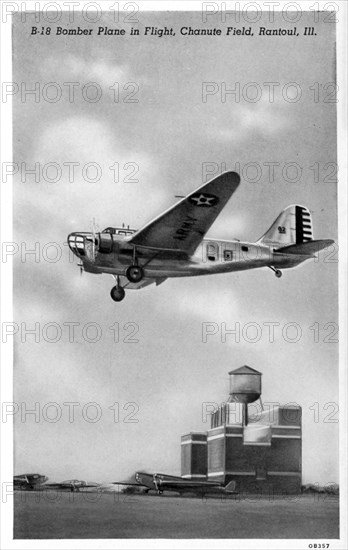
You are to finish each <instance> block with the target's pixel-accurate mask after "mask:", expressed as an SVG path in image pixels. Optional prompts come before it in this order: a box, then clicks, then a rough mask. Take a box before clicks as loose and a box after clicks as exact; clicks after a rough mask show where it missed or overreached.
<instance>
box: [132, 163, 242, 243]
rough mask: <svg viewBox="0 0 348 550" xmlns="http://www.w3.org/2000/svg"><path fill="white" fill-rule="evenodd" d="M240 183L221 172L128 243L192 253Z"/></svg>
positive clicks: (234, 174)
mask: <svg viewBox="0 0 348 550" xmlns="http://www.w3.org/2000/svg"><path fill="white" fill-rule="evenodd" d="M239 182H240V177H239V175H238V174H237V173H236V172H224V173H223V174H221V175H220V176H218V177H217V178H215V179H213V180H211V181H209V182H208V183H205V184H204V185H202V186H201V187H199V188H198V189H196V191H193V192H192V193H190V194H189V195H187V197H185V198H184V199H182V200H181V201H179V202H178V203H177V204H175V205H174V206H172V207H171V208H169V209H168V210H166V211H165V212H164V213H163V214H160V215H159V216H158V217H157V218H155V219H154V220H152V221H151V222H150V223H148V224H147V225H145V226H144V227H143V228H142V229H139V230H138V231H137V232H136V233H134V234H133V235H132V237H131V238H130V239H129V241H128V242H130V243H131V244H134V245H137V246H142V247H145V248H153V249H161V250H170V251H184V252H186V253H187V254H192V253H193V252H194V251H195V249H196V248H197V246H198V245H199V243H200V242H201V240H202V239H203V237H204V235H205V234H206V232H207V231H208V230H209V228H210V227H211V226H212V224H213V223H214V221H215V220H216V218H217V217H218V215H219V214H220V212H221V210H222V209H223V207H224V206H225V205H226V203H227V201H228V200H229V198H230V197H231V196H232V195H233V193H234V191H235V190H236V189H237V187H238V185H239Z"/></svg>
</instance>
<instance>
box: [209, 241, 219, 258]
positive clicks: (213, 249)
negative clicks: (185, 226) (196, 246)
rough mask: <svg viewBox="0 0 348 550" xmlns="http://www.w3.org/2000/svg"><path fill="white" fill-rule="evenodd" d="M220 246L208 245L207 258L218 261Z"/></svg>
mask: <svg viewBox="0 0 348 550" xmlns="http://www.w3.org/2000/svg"><path fill="white" fill-rule="evenodd" d="M218 254H219V248H218V246H216V245H215V244H208V245H207V258H208V260H209V261H210V262H216V260H217V259H218Z"/></svg>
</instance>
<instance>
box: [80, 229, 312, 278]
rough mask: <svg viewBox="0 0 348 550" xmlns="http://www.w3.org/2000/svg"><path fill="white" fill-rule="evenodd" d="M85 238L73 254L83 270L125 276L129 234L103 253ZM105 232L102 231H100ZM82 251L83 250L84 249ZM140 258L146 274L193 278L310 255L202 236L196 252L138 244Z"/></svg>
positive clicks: (295, 260)
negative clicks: (287, 253)
mask: <svg viewBox="0 0 348 550" xmlns="http://www.w3.org/2000/svg"><path fill="white" fill-rule="evenodd" d="M78 235H79V236H80V237H83V238H84V245H83V248H82V247H80V248H77V252H76V251H75V250H73V251H74V253H75V254H76V256H78V257H79V259H80V260H81V261H82V263H83V267H84V270H85V271H87V272H90V273H96V274H100V273H109V274H111V275H124V274H125V271H126V269H127V267H128V266H129V264H130V262H131V261H132V257H133V254H134V245H132V244H130V243H129V242H128V239H127V237H121V236H118V235H110V237H111V238H112V241H111V242H110V244H109V248H108V250H107V251H105V252H102V251H101V250H100V248H99V250H98V252H95V250H96V246H95V244H93V243H92V239H91V235H90V234H88V233H85V234H84V233H79V234H78ZM101 235H102V234H101ZM81 251H82V252H81ZM136 255H137V261H138V262H139V264H140V265H141V266H142V267H143V269H144V271H145V274H146V277H149V278H162V277H163V278H165V277H190V276H191V277H192V276H197V275H209V274H216V273H228V272H231V271H242V270H245V269H250V268H257V267H265V266H270V265H272V266H275V267H282V268H284V267H293V266H294V265H297V263H299V262H301V261H303V260H304V259H307V257H303V256H302V257H297V256H293V257H292V258H291V260H289V257H288V256H287V255H286V254H281V253H279V252H274V249H273V247H271V246H267V245H264V244H260V243H250V242H241V241H227V240H218V239H203V240H202V242H201V243H200V244H199V246H198V247H197V249H196V250H195V252H194V254H192V255H191V256H188V255H187V254H185V253H183V252H180V251H177V253H176V254H175V256H174V255H173V252H172V251H168V254H166V250H163V249H162V250H160V251H158V250H156V249H151V248H145V247H141V246H137V247H136Z"/></svg>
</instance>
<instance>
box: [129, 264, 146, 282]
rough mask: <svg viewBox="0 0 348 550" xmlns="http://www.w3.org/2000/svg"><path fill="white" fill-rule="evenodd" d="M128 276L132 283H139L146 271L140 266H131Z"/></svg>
mask: <svg viewBox="0 0 348 550" xmlns="http://www.w3.org/2000/svg"><path fill="white" fill-rule="evenodd" d="M126 276H127V279H128V281H130V282H131V283H139V282H140V281H141V279H142V278H143V277H144V270H143V268H142V267H140V266H139V265H131V266H129V267H128V269H127V271H126Z"/></svg>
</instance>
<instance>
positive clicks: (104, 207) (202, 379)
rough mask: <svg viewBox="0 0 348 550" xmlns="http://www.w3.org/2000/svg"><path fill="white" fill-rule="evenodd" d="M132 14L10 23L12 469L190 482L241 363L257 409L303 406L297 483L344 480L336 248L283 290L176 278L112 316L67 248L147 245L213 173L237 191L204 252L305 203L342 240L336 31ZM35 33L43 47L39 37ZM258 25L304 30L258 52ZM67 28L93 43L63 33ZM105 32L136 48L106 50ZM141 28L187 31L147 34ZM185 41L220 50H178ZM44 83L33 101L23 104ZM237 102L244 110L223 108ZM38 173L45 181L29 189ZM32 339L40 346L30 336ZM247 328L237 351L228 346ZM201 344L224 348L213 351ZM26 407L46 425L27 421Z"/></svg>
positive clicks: (104, 285)
mask: <svg viewBox="0 0 348 550" xmlns="http://www.w3.org/2000/svg"><path fill="white" fill-rule="evenodd" d="M137 17H138V19H139V21H140V22H139V23H134V24H130V23H126V22H123V21H122V20H121V21H120V22H119V23H118V24H117V23H114V22H113V20H112V17H111V16H110V15H108V14H104V15H103V18H102V19H101V21H100V22H98V23H96V24H92V23H89V22H86V21H85V20H84V19H83V18H82V17H81V16H77V15H76V16H75V20H74V21H73V22H72V23H70V26H68V20H67V17H66V16H65V15H64V16H63V19H62V20H61V21H59V22H57V23H52V24H50V25H48V24H47V21H42V22H41V23H40V24H37V23H34V22H33V17H31V16H28V17H27V20H26V21H25V22H22V21H21V20H20V19H19V18H18V17H15V18H14V27H13V74H14V81H15V82H17V83H18V85H19V87H18V90H19V91H18V93H16V95H15V96H14V99H13V117H14V138H13V139H14V162H15V163H18V166H21V167H22V169H19V171H18V174H17V175H16V184H15V189H14V238H15V240H16V241H17V242H18V244H19V252H18V253H17V254H16V256H15V259H14V312H15V322H16V323H18V327H19V330H18V333H17V334H16V335H15V336H14V350H15V364H14V400H15V402H16V403H18V405H19V412H18V413H17V414H16V417H15V472H16V473H17V474H20V473H24V472H39V473H43V474H45V475H47V476H48V477H49V478H50V479H51V480H56V481H58V480H62V479H71V478H80V479H88V480H95V481H116V480H121V479H126V478H128V477H129V476H130V475H132V474H133V473H134V471H136V470H137V469H142V470H148V471H150V472H155V471H161V472H167V473H172V474H180V436H181V435H183V434H184V433H187V432H190V431H196V430H199V431H201V430H206V429H208V428H209V422H204V421H203V417H202V409H203V408H204V406H205V405H204V404H205V403H207V402H213V403H217V404H218V403H221V402H224V401H225V400H226V399H227V397H228V372H229V371H230V370H232V369H235V368H238V367H239V366H241V365H244V364H247V365H249V366H251V367H253V368H255V369H257V370H259V371H261V372H262V374H263V377H262V380H263V392H262V399H263V402H264V403H269V402H275V403H280V404H286V403H290V402H292V403H293V402H295V403H298V404H299V405H301V406H302V408H303V456H302V458H303V482H304V483H309V482H312V483H320V484H324V483H328V482H338V480H339V479H338V464H339V461H338V423H337V419H338V413H337V410H336V409H337V403H338V344H337V343H336V339H337V334H336V327H337V322H338V314H337V311H338V292H337V286H338V285H337V270H338V265H337V254H336V248H337V247H336V248H335V247H334V248H333V249H330V251H324V252H323V253H322V254H321V256H320V259H319V261H317V262H315V261H308V262H307V263H306V264H303V265H302V266H300V267H298V268H295V269H292V270H285V271H284V274H283V277H282V278H281V279H276V278H275V277H274V274H273V273H272V272H271V271H270V270H268V269H266V268H263V269H259V270H253V271H246V272H241V273H230V274H224V275H216V276H207V277H197V278H187V279H184V278H183V279H171V280H167V281H166V282H165V283H164V284H162V285H161V286H159V287H158V288H156V287H154V286H150V287H149V288H147V289H144V290H142V291H129V292H127V296H126V299H125V300H124V301H123V302H122V303H118V304H116V303H114V302H113V301H112V300H111V298H110V295H109V292H110V289H111V287H112V286H113V280H112V278H111V277H110V276H107V275H98V276H96V275H91V274H87V273H84V274H83V275H82V276H81V275H80V271H79V268H78V267H77V265H76V261H75V260H74V259H73V258H72V257H71V255H70V254H69V252H68V248H67V246H66V238H67V235H68V234H69V233H71V232H73V231H89V230H90V229H91V223H92V220H93V218H94V219H95V223H96V224H97V227H98V228H99V229H103V228H105V227H108V226H120V225H121V224H122V223H125V224H127V225H128V224H129V225H130V227H132V228H139V227H141V226H142V225H143V224H145V223H146V222H147V221H149V220H151V219H152V218H153V217H155V216H156V215H158V214H159V213H160V212H161V211H163V210H164V209H166V208H168V207H169V206H171V205H172V204H174V203H175V201H176V199H175V195H185V194H187V193H189V192H190V191H192V190H193V189H195V188H196V187H197V186H199V185H200V184H202V183H203V182H205V181H206V180H207V179H209V177H212V176H213V175H217V174H218V172H219V170H220V171H221V169H222V170H225V169H226V170H237V171H239V173H240V174H241V184H240V186H239V188H238V190H237V192H236V193H235V194H234V195H233V198H232V199H231V200H230V201H229V203H228V204H227V205H226V207H225V209H224V210H223V212H222V213H221V214H220V216H219V218H218V219H217V221H216V222H215V224H214V225H213V226H212V228H211V229H210V231H209V234H208V236H211V237H216V238H223V239H234V238H237V239H241V240H246V241H251V242H252V241H255V240H257V239H258V238H259V237H260V236H261V235H262V234H263V233H264V232H265V231H266V230H267V229H268V227H269V226H270V225H271V223H272V222H273V221H274V220H275V218H276V217H277V215H278V214H279V213H280V211H281V210H282V209H283V208H285V207H286V206H287V205H289V204H294V203H296V204H301V205H305V206H307V207H308V208H309V209H310V211H311V212H312V216H313V226H314V237H315V238H318V239H322V238H330V239H335V240H336V241H337V195H336V178H335V174H334V173H333V172H334V168H335V163H336V104H335V103H332V102H330V101H328V97H329V96H328V94H329V93H330V92H332V88H328V87H327V85H328V83H332V82H334V81H335V63H334V61H335V57H334V56H335V29H334V26H333V25H332V24H327V23H319V24H317V25H316V33H317V34H316V36H312V37H308V36H303V34H302V33H303V29H304V27H305V26H310V25H311V24H313V21H312V19H313V14H302V18H301V20H300V21H298V22H297V23H296V24H295V25H294V24H289V23H286V22H284V20H282V19H281V18H280V16H279V15H278V16H276V20H275V22H274V23H273V24H271V23H269V22H268V21H267V19H266V18H265V16H264V17H263V19H262V20H260V21H259V22H257V23H255V24H250V23H248V22H244V23H243V22H241V23H240V24H237V25H235V26H236V27H238V28H241V29H242V27H243V26H244V27H245V28H248V27H250V26H251V28H252V32H254V36H253V37H248V36H233V37H232V36H225V35H224V32H225V29H226V27H227V26H228V25H229V23H228V22H226V23H221V21H220V20H219V19H218V18H213V17H211V18H210V19H209V22H208V24H203V23H202V20H201V16H200V14H199V13H196V14H195V13H188V12H187V13H185V12H181V13H179V12H177V13H174V12H163V13H146V14H145V13H140V14H138V15H137ZM34 25H36V26H38V28H41V26H45V27H47V26H50V27H51V34H50V35H45V34H43V35H41V34H40V35H31V31H32V26H34ZM260 25H265V26H266V27H267V28H272V29H273V28H279V27H280V26H281V27H282V28H285V29H290V28H291V29H292V28H294V26H296V27H297V31H298V32H299V36H298V37H293V36H287V37H284V36H283V37H276V36H274V37H261V36H257V33H258V27H259V26H260ZM59 26H61V27H62V28H77V27H78V26H80V27H81V28H87V29H94V33H93V34H92V35H91V36H62V35H58V36H57V35H56V28H57V27H59ZM98 26H107V27H109V28H125V29H126V30H127V34H126V35H125V36H103V35H102V36H97V35H96V32H97V27H98ZM131 26H133V27H135V28H139V29H140V36H130V35H129V28H130V27H131ZM147 26H153V27H157V28H163V27H165V26H167V27H168V28H170V27H173V29H174V31H175V32H176V34H175V36H167V37H162V38H159V37H158V36H146V37H145V36H144V35H143V30H144V28H145V27H147ZM183 26H192V27H194V28H214V27H215V28H220V29H222V30H223V35H222V36H215V37H214V36H213V37H207V36H203V37H199V36H190V37H188V36H182V35H181V34H180V28H181V27H183ZM35 83H36V84H35ZM49 83H51V84H49ZM52 83H53V84H52ZM69 83H70V84H69ZM89 83H95V84H97V86H96V85H95V84H94V85H90V84H89ZM204 83H209V84H208V88H205V89H206V90H208V91H210V92H211V93H210V95H207V96H206V97H205V98H204V97H203V96H202V89H203V88H204V86H205V85H204ZM252 83H254V84H252ZM255 83H256V86H255ZM265 83H274V84H273V86H274V87H273V89H274V101H270V95H269V90H270V85H269V84H265ZM294 83H296V85H295V84H294ZM35 85H36V87H37V90H38V97H37V98H36V99H37V101H35V96H34V95H33V94H28V95H25V93H24V90H29V89H34V88H35ZM236 86H237V88H236V89H237V90H238V89H239V90H240V97H239V98H238V97H236V96H233V95H232V94H227V95H224V93H223V90H224V89H227V90H231V89H233V88H235V87H236ZM325 86H326V87H325ZM224 87H225V88H224ZM238 87H239V88H238ZM57 90H58V92H59V93H60V92H61V97H58V96H57V97H58V99H57V100H56V101H53V100H52V98H54V96H55V93H57ZM69 90H70V97H69V93H68V92H69ZM117 90H118V95H117ZM260 90H261V97H260V100H259V101H255V102H254V101H252V100H248V98H250V97H251V98H252V99H253V97H254V95H253V93H256V92H257V93H259V92H260ZM96 91H97V92H98V93H99V94H100V97H99V100H98V101H92V100H93V98H94V94H95V93H96ZM213 92H214V93H213ZM86 94H87V95H86ZM88 94H90V95H88ZM243 94H244V95H243ZM248 94H250V95H248ZM88 97H89V98H92V100H88ZM330 97H331V96H330ZM86 98H87V99H86ZM132 99H133V100H134V99H136V100H138V101H137V102H131V100H132ZM296 99H297V100H296ZM324 100H325V101H324ZM35 163H36V166H37V167H38V171H39V174H38V177H37V180H38V181H35V178H34V176H33V175H32V174H29V173H27V174H25V172H24V168H27V169H32V168H33V167H34V166H35ZM50 163H52V164H50ZM72 163H75V164H74V166H75V169H74V170H75V171H74V174H73V176H72V174H71V172H70V174H69V166H70V169H71V170H72V166H73V164H72ZM248 163H252V164H248ZM96 166H97V167H98V170H99V172H98V174H97V171H96ZM117 166H118V168H119V178H118V181H115V180H117V178H116V177H115V174H116V171H115V170H116V167H117ZM255 166H257V167H258V168H257V169H258V172H256V168H255ZM270 166H273V167H274V178H270V177H269V174H270ZM298 166H300V167H301V169H302V172H301V175H300V177H299V178H298V181H294V180H296V171H295V172H294V170H295V169H296V167H298ZM57 167H58V168H57ZM110 167H113V168H112V169H111V168H110ZM57 170H58V171H57ZM207 171H209V173H210V174H211V176H209V177H208V176H207V173H206V172H207ZM58 174H59V177H58ZM97 175H100V178H99V179H98V181H95V182H93V181H91V180H92V179H93V178H95V179H97V177H96V176H97ZM56 176H57V178H56V179H57V181H52V180H54V179H55V177H56ZM69 176H70V177H69ZM253 180H255V181H253ZM256 180H257V181H256ZM52 243H53V244H52ZM35 247H36V251H37V254H36V255H35V254H26V251H29V250H32V249H35ZM50 323H51V324H50ZM289 323H292V325H288V324H289ZM270 324H271V325H272V326H273V327H274V338H270V328H269V327H270ZM35 326H36V330H37V333H38V335H37V337H36V339H35V335H33V334H30V333H26V332H25V330H26V329H32V328H34V327H35ZM73 327H74V332H72V329H73ZM255 327H256V328H255ZM236 328H237V331H239V333H240V337H239V339H238V338H236V337H235V336H233V335H231V334H230V335H226V338H225V341H224V338H223V330H224V329H228V330H232V329H236ZM205 330H211V331H213V330H214V331H215V334H213V335H209V336H207V337H206V338H205V340H206V341H204V338H203V334H204V331H205ZM255 331H258V338H256V337H255V334H256V333H255ZM296 334H297V335H298V338H296ZM256 339H257V340H258V341H254V342H253V340H256ZM54 340H57V341H54ZM93 340H97V341H93ZM294 340H297V341H294ZM35 403H36V410H37V415H36V416H35V415H33V414H25V412H26V411H30V410H32V409H34V408H35ZM50 403H51V404H52V403H55V405H49V404H50ZM73 404H74V405H73ZM95 404H97V405H95ZM69 411H70V418H69ZM21 413H22V415H21ZM59 414H60V415H61V417H60V418H59V417H58V415H59ZM55 418H57V421H55V422H54V421H52V419H55ZM94 419H96V420H97V421H95V422H94V421H93V420H94Z"/></svg>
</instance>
